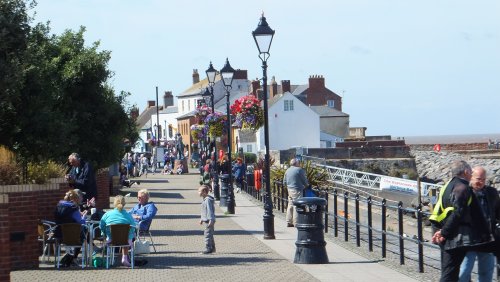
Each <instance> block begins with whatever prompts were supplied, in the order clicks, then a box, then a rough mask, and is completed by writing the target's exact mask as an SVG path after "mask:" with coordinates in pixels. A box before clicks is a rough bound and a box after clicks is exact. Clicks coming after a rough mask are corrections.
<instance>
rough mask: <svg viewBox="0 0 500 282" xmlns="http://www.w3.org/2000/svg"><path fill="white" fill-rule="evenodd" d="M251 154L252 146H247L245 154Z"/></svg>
mask: <svg viewBox="0 0 500 282" xmlns="http://www.w3.org/2000/svg"><path fill="white" fill-rule="evenodd" d="M251 152H252V145H247V153H251Z"/></svg>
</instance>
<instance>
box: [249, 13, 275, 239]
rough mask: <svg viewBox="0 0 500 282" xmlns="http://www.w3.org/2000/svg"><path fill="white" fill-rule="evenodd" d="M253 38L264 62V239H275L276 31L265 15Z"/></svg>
mask: <svg viewBox="0 0 500 282" xmlns="http://www.w3.org/2000/svg"><path fill="white" fill-rule="evenodd" d="M252 36H253V38H254V40H255V44H256V45H257V49H258V50H259V58H260V59H261V61H262V73H263V76H262V85H263V89H262V90H263V92H264V93H263V96H264V97H263V100H264V145H265V147H266V154H265V161H264V173H263V174H262V177H263V178H264V183H265V188H266V189H265V195H264V216H263V220H264V239H275V238H276V237H275V236H274V214H273V203H272V197H271V179H270V177H271V168H270V163H271V161H270V156H269V114H268V101H267V59H268V58H269V56H270V54H269V49H270V48H271V43H272V41H273V37H274V30H272V29H271V27H269V24H268V23H267V21H266V18H265V17H264V13H262V16H261V18H260V21H259V24H258V25H257V28H256V29H255V30H254V31H253V32H252Z"/></svg>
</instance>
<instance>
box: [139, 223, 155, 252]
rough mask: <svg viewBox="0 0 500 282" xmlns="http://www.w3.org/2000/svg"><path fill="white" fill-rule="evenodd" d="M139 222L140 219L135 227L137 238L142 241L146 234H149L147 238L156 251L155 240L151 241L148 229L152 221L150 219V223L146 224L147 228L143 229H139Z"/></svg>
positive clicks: (151, 237)
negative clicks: (136, 228)
mask: <svg viewBox="0 0 500 282" xmlns="http://www.w3.org/2000/svg"><path fill="white" fill-rule="evenodd" d="M141 223H142V221H140V222H139V223H138V224H137V227H138V230H139V231H138V232H137V238H139V240H141V241H144V240H145V239H146V235H147V236H149V239H150V240H151V245H153V250H154V251H155V253H156V247H155V242H154V241H153V236H152V234H151V231H150V227H151V223H153V221H151V222H150V224H149V225H148V228H147V229H144V230H141V229H140V228H139V227H140V226H141Z"/></svg>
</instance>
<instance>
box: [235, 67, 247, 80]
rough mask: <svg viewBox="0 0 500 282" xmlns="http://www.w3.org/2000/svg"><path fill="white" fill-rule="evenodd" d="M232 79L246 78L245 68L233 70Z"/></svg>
mask: <svg viewBox="0 0 500 282" xmlns="http://www.w3.org/2000/svg"><path fill="white" fill-rule="evenodd" d="M233 79H248V75H247V70H240V69H238V70H235V71H234V75H233Z"/></svg>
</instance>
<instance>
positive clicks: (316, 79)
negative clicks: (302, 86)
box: [309, 75, 325, 92]
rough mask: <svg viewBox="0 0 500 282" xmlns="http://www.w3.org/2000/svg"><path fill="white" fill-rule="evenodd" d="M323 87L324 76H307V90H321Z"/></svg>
mask: <svg viewBox="0 0 500 282" xmlns="http://www.w3.org/2000/svg"><path fill="white" fill-rule="evenodd" d="M324 89H325V78H324V77H323V76H322V75H311V76H309V91H311V92H321V91H323V90H324Z"/></svg>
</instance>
